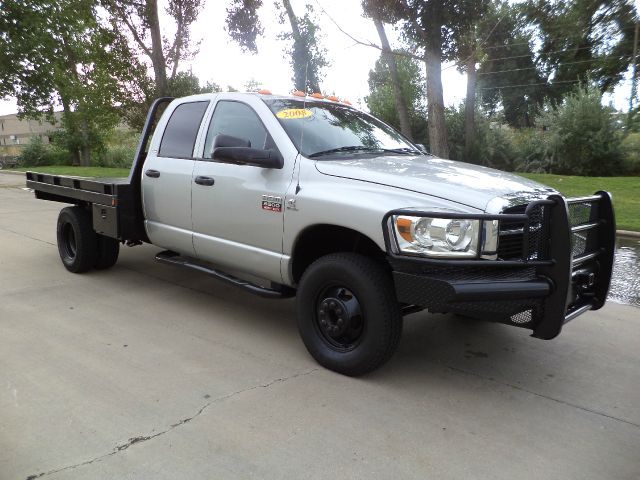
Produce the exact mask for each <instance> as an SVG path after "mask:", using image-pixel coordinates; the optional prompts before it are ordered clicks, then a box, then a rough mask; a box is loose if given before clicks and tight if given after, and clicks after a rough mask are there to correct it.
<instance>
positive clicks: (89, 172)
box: [7, 165, 129, 178]
mask: <svg viewBox="0 0 640 480" xmlns="http://www.w3.org/2000/svg"><path fill="white" fill-rule="evenodd" d="M7 171H9V172H26V171H32V172H38V173H50V174H52V175H73V176H76V177H111V178H117V177H128V176H129V169H128V168H104V167H67V166H58V165H52V166H48V167H29V168H11V169H8V170H7Z"/></svg>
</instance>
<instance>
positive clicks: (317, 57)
mask: <svg viewBox="0 0 640 480" xmlns="http://www.w3.org/2000/svg"><path fill="white" fill-rule="evenodd" d="M263 3H264V2H263V0H231V2H230V6H229V7H228V8H227V18H226V29H227V32H228V33H229V35H230V36H231V38H232V39H233V40H234V41H235V42H237V43H238V45H240V48H242V50H244V51H249V52H252V53H257V52H258V45H257V43H256V41H257V39H258V37H260V36H262V34H263V33H264V28H263V27H262V23H261V22H260V16H259V14H258V10H259V9H260V8H261V7H262V6H263ZM273 3H274V6H275V7H276V8H277V10H278V11H279V20H280V24H285V23H287V22H288V23H289V26H290V28H288V29H287V30H286V31H285V32H283V33H280V34H279V35H278V39H280V40H284V41H285V42H287V47H286V48H285V53H286V54H287V55H288V56H289V58H290V60H289V63H290V65H291V67H292V69H293V78H292V80H293V84H294V88H295V89H296V90H302V91H306V92H309V93H312V92H320V91H321V90H320V80H321V79H322V77H323V74H322V70H323V69H324V68H325V67H327V66H328V65H329V62H328V61H327V59H326V56H327V51H326V49H324V48H322V47H321V45H320V27H319V26H318V23H317V22H316V20H315V18H314V13H313V7H312V6H311V5H310V4H308V3H307V4H306V5H305V8H306V11H305V14H304V15H303V16H302V17H299V16H297V15H296V14H295V13H294V11H293V8H292V6H291V2H290V0H280V1H274V2H273Z"/></svg>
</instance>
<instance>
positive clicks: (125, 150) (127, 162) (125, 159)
mask: <svg viewBox="0 0 640 480" xmlns="http://www.w3.org/2000/svg"><path fill="white" fill-rule="evenodd" d="M135 153H136V149H135V148H132V147H129V146H126V145H121V146H117V145H116V146H110V147H107V148H106V149H104V150H102V151H100V152H98V153H97V154H96V155H95V157H94V159H93V162H92V163H94V164H95V166H96V167H112V168H128V167H130V166H131V163H132V162H133V156H134V155H135Z"/></svg>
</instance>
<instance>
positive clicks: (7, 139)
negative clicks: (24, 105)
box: [0, 112, 62, 156]
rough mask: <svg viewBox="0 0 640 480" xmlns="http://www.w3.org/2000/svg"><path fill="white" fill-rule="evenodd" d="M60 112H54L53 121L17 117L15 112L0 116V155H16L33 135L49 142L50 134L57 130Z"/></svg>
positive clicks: (60, 116) (59, 122)
mask: <svg viewBox="0 0 640 480" xmlns="http://www.w3.org/2000/svg"><path fill="white" fill-rule="evenodd" d="M61 118H62V112H55V113H54V119H55V123H53V124H51V123H49V122H47V121H46V120H30V119H26V118H22V119H21V118H18V115H17V114H11V115H2V116H0V155H3V156H17V155H20V152H21V150H22V148H23V147H24V146H25V145H27V144H28V143H29V141H30V140H31V139H32V138H34V137H40V138H41V139H42V141H43V142H44V143H51V135H52V133H53V132H55V131H56V130H59V129H60V128H61V127H60V124H61Z"/></svg>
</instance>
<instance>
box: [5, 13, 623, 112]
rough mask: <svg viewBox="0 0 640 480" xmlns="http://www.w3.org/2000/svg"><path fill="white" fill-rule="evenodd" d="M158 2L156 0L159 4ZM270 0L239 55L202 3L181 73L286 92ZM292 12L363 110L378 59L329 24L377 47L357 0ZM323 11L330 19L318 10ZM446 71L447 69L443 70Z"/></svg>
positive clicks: (458, 94)
mask: <svg viewBox="0 0 640 480" xmlns="http://www.w3.org/2000/svg"><path fill="white" fill-rule="evenodd" d="M162 3H164V2H163V1H162V0H161V2H160V4H161V5H162ZM273 3H274V0H264V5H265V6H264V7H263V8H262V10H261V11H260V15H261V21H262V23H263V26H264V31H265V35H264V37H263V38H261V39H259V40H258V53H257V54H255V55H254V54H250V53H245V52H243V51H242V50H241V49H240V47H238V46H237V44H235V43H234V42H233V41H232V40H231V38H230V37H229V36H228V34H227V32H226V31H225V29H224V25H225V17H226V8H227V4H228V2H227V1H221V0H205V1H204V4H205V6H204V8H203V10H202V12H201V13H200V15H199V17H198V20H197V22H196V24H195V25H194V26H193V29H192V38H193V39H195V40H199V41H200V42H201V43H200V49H199V53H198V54H197V56H196V57H195V58H194V59H193V60H191V61H188V62H184V63H183V64H182V66H181V70H191V71H192V72H193V73H194V74H195V75H196V76H197V77H198V78H199V79H200V81H201V83H202V84H203V85H204V83H206V82H207V81H209V80H211V81H213V82H215V83H217V84H219V85H220V86H221V87H223V89H226V87H227V85H232V86H233V87H235V88H237V89H239V90H244V85H245V84H246V82H247V81H249V80H251V79H254V80H256V81H258V82H260V83H261V84H262V85H263V87H264V88H267V89H269V90H271V91H272V92H273V93H278V94H286V93H289V92H290V91H291V83H292V81H291V77H292V71H291V67H290V65H289V60H288V58H287V57H286V55H285V54H284V53H283V49H284V48H285V44H284V42H282V41H280V40H278V39H277V38H276V37H277V35H278V33H280V32H282V31H283V30H284V26H283V25H279V24H278V14H277V12H276V9H275V7H274V6H273ZM291 3H292V6H293V8H294V11H295V12H296V14H297V15H300V16H301V15H303V13H304V7H305V4H306V3H310V4H311V5H312V6H313V7H314V8H315V12H316V16H317V20H318V23H319V24H320V27H321V32H322V35H323V37H322V44H323V46H324V47H325V48H326V49H327V57H328V58H329V60H330V62H331V65H330V67H328V68H327V69H325V77H324V80H323V81H322V88H323V90H324V91H325V92H326V93H331V94H335V95H337V96H339V97H341V98H345V99H347V100H349V101H351V102H352V103H353V104H354V105H357V106H360V107H363V108H364V107H365V104H364V97H365V96H366V95H368V93H369V87H368V83H367V79H368V75H369V70H371V69H372V68H373V66H374V64H375V62H376V60H377V59H378V57H379V55H380V52H379V51H378V50H376V49H374V48H371V47H368V46H363V45H359V44H357V43H355V42H354V41H353V40H351V39H350V38H348V37H347V36H346V35H345V34H344V33H342V32H341V31H340V30H339V29H338V28H337V26H336V25H335V23H334V21H335V22H337V24H338V25H339V26H340V27H342V29H344V30H345V31H347V32H349V33H350V34H351V35H352V36H354V37H356V38H357V39H359V40H362V41H364V42H372V43H376V44H378V43H379V39H378V35H377V33H376V30H375V27H374V25H373V22H372V21H371V20H369V19H366V18H363V17H362V16H361V8H360V1H358V0H292V1H291ZM322 9H324V11H325V12H327V13H328V14H329V15H331V18H332V19H333V21H332V20H331V19H330V18H329V17H328V16H327V15H326V14H324V13H323V12H322ZM161 24H162V26H163V28H165V29H166V31H167V32H170V31H171V24H170V21H168V18H167V17H166V15H163V16H161ZM387 34H388V35H389V37H390V40H391V43H392V46H393V45H396V46H399V43H398V42H397V38H396V35H395V33H394V31H393V29H392V28H391V27H388V28H387ZM447 67H449V68H447ZM442 84H443V87H444V100H445V104H446V105H447V106H450V105H457V104H459V103H460V102H461V101H462V100H463V99H464V96H465V92H466V77H465V75H463V74H461V73H459V72H458V71H457V70H456V68H455V67H453V66H450V65H446V64H445V65H444V66H443V75H442ZM630 87H631V75H630V72H627V75H626V78H625V81H624V82H622V83H621V84H620V86H618V87H617V88H616V90H615V91H614V94H613V95H608V96H606V97H605V102H606V103H613V104H614V106H615V107H616V108H619V109H626V108H627V105H628V102H629V94H630ZM16 111H17V107H16V104H15V101H13V100H8V101H6V100H4V101H0V115H5V114H9V113H15V112H16Z"/></svg>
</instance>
